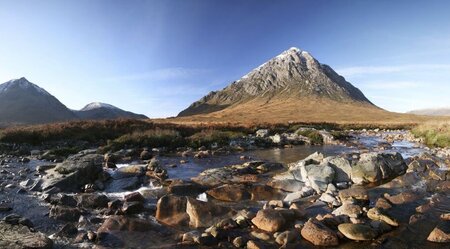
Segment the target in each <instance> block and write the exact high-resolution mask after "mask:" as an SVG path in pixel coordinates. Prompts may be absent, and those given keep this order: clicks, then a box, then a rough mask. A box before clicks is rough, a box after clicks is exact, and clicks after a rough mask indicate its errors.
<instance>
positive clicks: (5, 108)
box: [0, 77, 147, 127]
mask: <svg viewBox="0 0 450 249" xmlns="http://www.w3.org/2000/svg"><path fill="white" fill-rule="evenodd" d="M116 118H132V119H146V118H147V117H146V116H145V115H141V114H135V113H132V112H128V111H124V110H122V109H119V108H117V107H115V106H113V105H110V104H105V103H99V102H94V103H90V104H88V105H86V106H85V107H84V108H83V109H81V110H80V111H72V110H70V109H68V108H67V107H66V106H65V105H63V104H62V103H61V102H60V101H59V100H58V99H56V98H55V97H54V96H52V95H51V94H50V93H48V92H47V91H46V90H44V89H43V88H40V87H39V86H37V85H35V84H33V83H31V82H29V81H28V80H27V79H25V78H23V77H22V78H20V79H15V80H10V81H7V82H5V83H3V84H0V127H3V126H11V125H17V124H43V123H53V122H60V121H68V120H76V119H85V120H92V119H97V120H98V119H116Z"/></svg>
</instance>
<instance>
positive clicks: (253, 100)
mask: <svg viewBox="0 0 450 249" xmlns="http://www.w3.org/2000/svg"><path fill="white" fill-rule="evenodd" d="M286 101H288V102H291V104H292V102H305V101H306V102H310V101H316V102H317V101H329V102H336V103H345V104H355V105H364V106H367V107H373V108H376V107H375V106H374V105H373V104H372V103H371V102H370V101H369V100H368V99H367V98H366V97H365V96H364V94H363V93H362V92H361V91H360V90H359V89H358V88H356V87H354V86H353V85H352V84H350V83H349V82H347V81H346V80H345V79H344V77H342V76H340V75H339V74H337V73H336V72H335V71H334V70H333V69H332V68H331V67H330V66H328V65H325V64H321V63H320V62H319V61H317V60H316V59H315V58H314V57H313V56H312V55H311V54H310V53H308V52H306V51H302V50H300V49H298V48H290V49H288V50H286V51H284V52H282V53H281V54H280V55H278V56H276V57H274V58H272V59H270V60H269V61H267V62H266V63H264V64H262V65H261V66H259V67H257V68H255V69H253V70H252V71H251V72H249V73H248V74H246V75H244V76H243V77H242V78H241V79H239V80H237V81H234V82H232V83H231V84H230V85H229V86H227V87H225V88H224V89H222V90H221V91H217V92H210V93H209V94H208V95H206V96H204V97H203V98H201V99H200V100H199V101H197V102H195V103H193V104H192V105H191V106H189V107H188V108H187V109H185V110H184V111H182V112H181V113H180V114H179V115H178V116H179V117H183V116H191V115H199V114H201V115H205V114H212V113H215V112H220V113H216V114H217V115H220V116H223V115H225V114H231V113H229V112H228V110H233V112H234V113H235V114H237V115H241V114H242V115H243V114H244V113H245V112H248V111H249V109H248V107H250V108H251V107H252V106H253V107H261V106H266V107H267V108H269V109H266V110H265V111H264V112H268V111H270V108H272V107H275V106H276V107H278V108H280V107H281V108H282V106H281V105H283V104H282V103H286ZM239 106H241V107H242V106H246V108H245V109H246V110H244V109H240V108H238V107H239ZM318 107H319V108H320V106H318ZM263 109H264V108H263ZM377 109H378V108H377ZM250 110H251V109H250ZM277 110H278V109H277ZM242 111H244V112H242ZM274 111H275V110H274ZM299 111H300V112H299V113H298V114H300V113H301V108H300V109H299ZM225 116H227V115H225Z"/></svg>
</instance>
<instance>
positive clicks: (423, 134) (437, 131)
mask: <svg viewBox="0 0 450 249" xmlns="http://www.w3.org/2000/svg"><path fill="white" fill-rule="evenodd" d="M411 132H412V133H413V134H414V136H416V137H420V138H423V139H424V142H425V144H427V145H428V146H431V147H449V146H450V121H430V122H426V123H423V124H420V125H418V126H416V127H415V128H413V129H412V130H411Z"/></svg>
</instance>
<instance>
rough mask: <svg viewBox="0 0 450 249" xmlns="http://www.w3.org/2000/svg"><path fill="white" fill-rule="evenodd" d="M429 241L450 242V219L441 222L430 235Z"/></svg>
mask: <svg viewBox="0 0 450 249" xmlns="http://www.w3.org/2000/svg"><path fill="white" fill-rule="evenodd" d="M427 240H428V241H432V242H439V243H450V221H448V220H445V221H442V222H440V223H439V224H438V225H437V226H436V227H435V228H434V229H433V231H431V233H430V234H429V235H428V238H427Z"/></svg>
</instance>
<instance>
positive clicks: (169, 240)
mask: <svg viewBox="0 0 450 249" xmlns="http://www.w3.org/2000/svg"><path fill="white" fill-rule="evenodd" d="M270 134H271V132H270V131H265V130H259V131H258V132H256V133H255V134H254V137H257V136H258V137H259V138H263V139H266V140H271V141H272V142H273V140H275V141H278V142H280V143H281V142H282V141H283V143H281V144H280V145H278V146H275V147H272V148H266V149H264V148H262V147H261V148H259V149H258V148H253V149H251V150H249V149H247V150H236V151H228V152H226V153H222V154H219V153H216V154H214V153H212V152H213V151H215V150H214V149H213V150H211V148H206V150H208V149H210V150H211V151H210V152H208V154H206V152H202V153H200V152H201V151H205V150H198V149H196V150H191V151H189V152H186V151H178V152H177V153H175V154H173V153H169V154H170V155H169V154H168V155H161V154H160V153H159V152H158V151H157V150H149V151H148V153H149V154H148V155H147V156H148V157H144V158H142V157H141V155H138V156H132V155H127V154H126V153H122V154H120V153H117V154H116V153H108V154H106V155H99V154H97V151H98V150H85V151H83V152H80V153H78V154H76V155H72V156H70V157H69V158H67V159H65V160H64V162H63V163H57V164H55V163H52V162H50V161H45V160H37V159H38V157H37V156H33V157H29V156H28V157H17V156H12V155H10V156H8V155H3V156H2V160H1V161H2V163H1V166H0V167H1V172H0V181H1V183H0V187H1V188H2V191H0V196H1V199H2V203H1V205H0V207H1V208H0V219H3V221H1V222H0V229H4V230H2V231H9V232H8V233H5V232H3V233H0V236H3V237H2V243H4V244H0V245H2V246H5V247H8V248H15V247H14V246H17V245H29V244H26V243H32V244H34V245H39V246H37V247H35V248H193V247H194V248H195V247H203V248H236V247H247V248H279V247H283V248H295V247H302V248H314V247H315V246H332V247H334V248H361V246H362V245H363V246H364V247H368V248H370V247H372V248H411V247H417V248H446V246H448V236H449V235H448V231H447V230H446V229H447V228H446V226H448V214H449V213H450V210H449V209H448V207H449V203H448V200H449V198H448V197H449V196H448V193H449V180H450V177H449V168H448V167H447V165H448V160H449V158H448V157H446V156H445V155H444V154H442V153H441V154H439V153H437V151H435V150H431V149H428V148H427V147H426V146H423V145H421V144H420V143H418V140H415V139H414V138H413V137H412V136H411V135H410V134H409V133H407V132H402V131H380V130H361V131H352V132H349V133H348V135H349V136H350V138H346V139H345V140H342V141H339V140H336V139H334V140H326V139H325V140H326V142H327V143H333V144H329V145H312V144H307V143H305V144H303V145H296V146H295V145H292V144H290V143H288V141H289V139H291V140H292V139H293V137H294V135H293V134H297V133H280V134H278V136H276V133H275V135H270ZM323 134H325V135H327V133H323ZM299 136H300V135H298V134H297V137H296V140H292V141H304V139H305V137H299ZM325 137H327V136H325ZM328 138H329V137H328ZM292 141H291V142H292ZM243 148H244V147H243ZM202 149H203V148H202ZM316 151H317V153H314V152H316ZM125 152H126V151H125ZM198 153H200V154H201V155H202V156H197V155H199V154H198ZM141 154H142V153H141ZM144 156H145V153H144ZM27 158H29V159H31V161H29V160H28V159H27ZM46 213H48V216H47V215H46ZM14 214H17V215H18V216H17V215H16V216H15V215H14ZM419 228H420V229H419ZM17 230H27V231H28V232H27V233H26V234H25V235H23V234H20V233H16V232H14V231H17ZM446 236H447V237H446ZM13 241H14V242H13ZM356 241H360V242H356ZM439 241H440V242H439ZM446 241H447V242H446ZM443 242H445V243H443ZM16 243H18V244H16ZM21 243H22V244H21ZM18 248H20V247H18Z"/></svg>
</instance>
